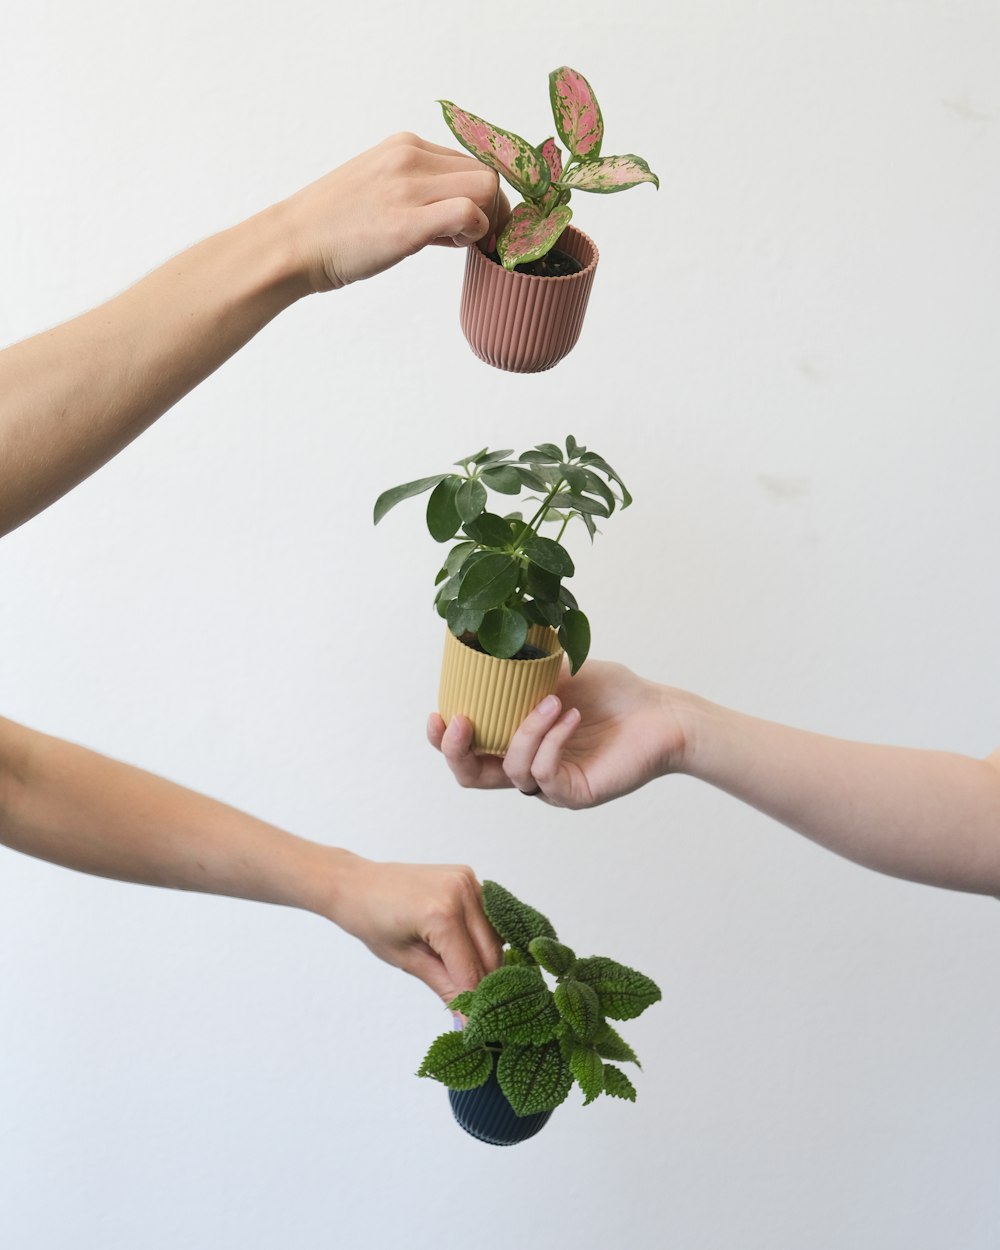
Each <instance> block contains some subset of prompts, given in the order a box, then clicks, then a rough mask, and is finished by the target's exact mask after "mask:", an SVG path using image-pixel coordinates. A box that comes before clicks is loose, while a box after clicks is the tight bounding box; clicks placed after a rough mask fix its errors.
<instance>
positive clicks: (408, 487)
mask: <svg viewBox="0 0 1000 1250" xmlns="http://www.w3.org/2000/svg"><path fill="white" fill-rule="evenodd" d="M513 456H514V452H513V450H511V449H504V450H502V451H490V450H489V448H487V447H484V448H483V449H482V451H478V452H476V453H475V455H472V456H466V457H464V458H463V459H461V460H456V461H455V465H456V466H457V467H458V468H459V469H460V470H461V472H460V473H455V472H449V473H438V474H435V475H434V476H433V477H423V478H419V479H418V480H417V481H414V482H406V483H404V484H403V485H402V486H395V487H393V488H392V489H391V490H387V491H383V493H382V494H381V495H379V497H378V499H377V500H376V502H375V524H376V525H377V524H378V522H379V521H380V520H381V519H382V517H384V516H385V514H386V513H387V512H388V511H389V510H390V508H393V507H395V505H396V504H397V503H399V502H401V501H402V500H403V499H408V498H410V497H411V496H413V495H419V494H422V493H423V492H424V491H428V490H429V491H430V492H431V494H430V498H429V499H428V501H427V528H428V530H429V531H430V533H431V536H432V537H433V538H434V539H436V540H437V541H438V542H439V543H445V542H450V541H451V540H452V539H454V538H456V537H459V532H460V531H461V535H460V537H459V541H458V542H457V543H456V545H455V546H454V547H452V549H451V550H450V551H449V552H448V555H447V557H446V559H445V562H444V564H443V565H442V567H441V569H440V571H439V573H438V575H437V579H436V581H435V585H436V586H437V587H438V590H437V594H436V595H435V599H434V603H435V606H436V608H437V610H438V612H439V613H440V615H441V616H442V617H444V618H445V620H446V621H447V622H448V628H449V629H450V630H451V632H452V633H453V634H454V635H455V636H456V637H457V638H463V639H466V640H467V639H469V638H470V637H472V636H474V637H475V639H476V640H477V641H478V644H479V646H480V647H481V648H482V649H483V650H484V651H486V652H487V653H488V654H489V655H493V656H496V657H497V658H498V659H509V658H511V657H513V656H517V655H518V652H520V651H521V649H522V648H523V647H524V644H525V639H526V638H527V636H528V629H529V627H530V626H532V625H548V626H551V627H552V628H553V629H555V630H556V631H557V632H558V636H559V643H560V645H561V646H562V648H563V650H564V651H565V652H566V655H567V657H568V658H569V662H570V669H571V672H573V673H576V672H577V670H578V669H579V668H580V665H581V664H582V663H583V662H584V660H585V659H586V658H587V653H588V651H589V650H590V623H589V621H588V620H587V617H586V616H585V614H584V613H583V612H582V611H581V610H580V606H579V604H578V603H577V601H576V599H575V598H574V596H573V594H572V593H571V592H570V591H569V590H568V589H567V588H566V586H565V585H564V584H563V580H564V579H565V578H567V577H572V576H573V573H574V571H575V570H574V565H573V561H572V559H571V557H570V554H569V552H568V551H567V550H566V548H565V547H564V546H563V545H562V542H561V541H560V540H561V539H562V536H563V534H564V533H565V531H566V527H567V526H568V525H569V523H570V522H571V521H572V520H574V519H579V520H580V521H582V522H583V524H584V525H585V526H586V528H587V531H588V532H589V534H590V537H591V540H593V537H594V534H595V533H596V532H597V523H596V520H595V518H597V517H609V516H610V515H611V513H612V512H613V511H614V510H615V507H616V506H618V505H619V504H620V506H621V507H622V508H627V507H628V505H629V504H630V503H631V502H632V496H631V495H630V494H629V492H628V490H627V489H626V487H625V484H624V482H623V481H622V479H621V478H620V477H619V476H618V474H617V473H616V472H615V471H614V469H613V468H612V467H611V466H610V465H609V464H608V462H607V461H606V460H605V459H604V458H603V457H602V456H599V455H598V454H597V453H596V452H593V451H588V450H587V448H586V447H582V446H581V445H580V444H579V443H577V441H576V439H575V438H574V437H573V436H572V435H569V437H568V438H567V439H566V447H565V451H564V450H563V449H562V448H560V447H557V446H556V444H555V443H539V444H538V445H537V446H536V447H533V448H531V450H530V451H525V452H522V453H521V455H520V456H518V457H517V458H516V459H512V457H513ZM605 479H607V480H605ZM613 487H617V488H618V491H619V492H620V494H616V492H615V490H614V489H613ZM488 490H492V491H496V492H498V493H499V494H501V495H508V496H515V495H516V496H520V495H521V494H522V493H523V492H525V491H527V492H528V494H527V496H526V500H525V502H527V503H530V505H531V507H532V512H531V515H530V516H529V518H528V519H527V520H526V519H525V514H524V512H523V511H513V512H508V513H507V514H506V515H504V516H500V515H498V514H497V513H495V512H490V511H488V510H487V507H486V505H487V502H488ZM546 523H554V524H556V525H558V526H559V530H558V534H557V535H556V537H555V538H548V537H545V536H543V535H542V534H541V533H540V532H539V531H540V530H541V527H542V526H543V525H544V524H546Z"/></svg>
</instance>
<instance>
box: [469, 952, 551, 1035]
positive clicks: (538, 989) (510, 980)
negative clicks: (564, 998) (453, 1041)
mask: <svg viewBox="0 0 1000 1250" xmlns="http://www.w3.org/2000/svg"><path fill="white" fill-rule="evenodd" d="M468 1015H469V1021H468V1024H466V1026H465V1032H464V1034H463V1036H464V1037H465V1040H466V1044H467V1045H469V1046H476V1045H481V1044H485V1043H487V1042H503V1043H505V1044H508V1043H513V1044H519V1045H529V1044H530V1045H532V1046H540V1045H541V1044H542V1043H543V1042H547V1041H550V1040H551V1039H552V1038H553V1037H555V1035H556V1030H557V1029H558V1027H559V1012H558V1011H557V1010H556V1005H555V1003H554V1002H553V999H552V991H551V990H550V989H549V987H548V986H547V985H546V984H545V982H544V981H543V980H542V977H541V975H540V974H539V972H538V970H537V968H497V969H496V970H495V971H494V972H491V973H489V974H488V975H487V976H485V977H484V978H483V979H482V981H480V982H479V985H478V986H477V987H476V1001H475V1002H474V1003H473V1004H472V1007H471V1009H470V1011H469V1013H468Z"/></svg>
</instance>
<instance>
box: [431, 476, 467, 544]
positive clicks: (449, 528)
mask: <svg viewBox="0 0 1000 1250" xmlns="http://www.w3.org/2000/svg"><path fill="white" fill-rule="evenodd" d="M462 483H463V479H462V478H460V477H457V476H453V475H449V476H448V477H446V478H444V480H443V481H440V482H438V484H437V486H435V487H434V489H433V490H432V491H431V497H430V499H428V500H427V528H428V530H430V535H431V537H432V538H433V539H434V541H435V542H439V543H446V542H449V541H450V540H451V539H452V538H454V537H455V534H456V532H457V530H458V527H459V525H461V523H462V519H461V517H460V516H459V514H458V506H457V504H456V497H457V495H458V492H459V490H461V488H462Z"/></svg>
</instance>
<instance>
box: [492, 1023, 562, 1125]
mask: <svg viewBox="0 0 1000 1250" xmlns="http://www.w3.org/2000/svg"><path fill="white" fill-rule="evenodd" d="M497 1080H498V1081H499V1082H500V1088H501V1089H502V1090H503V1092H504V1094H505V1095H506V1098H507V1101H508V1102H509V1103H510V1105H511V1106H512V1107H513V1108H514V1112H515V1114H516V1115H534V1114H535V1113H536V1112H540V1111H551V1110H552V1108H553V1107H558V1106H559V1104H560V1103H561V1102H564V1101H565V1099H566V1095H567V1094H568V1093H569V1091H570V1089H571V1088H572V1085H573V1073H572V1072H571V1071H570V1067H569V1064H568V1063H567V1062H566V1060H565V1059H564V1058H563V1054H562V1049H561V1047H560V1046H559V1043H558V1042H554V1041H553V1042H547V1043H546V1044H545V1045H544V1046H505V1047H504V1049H503V1051H502V1052H501V1055H500V1059H499V1062H498V1063H497Z"/></svg>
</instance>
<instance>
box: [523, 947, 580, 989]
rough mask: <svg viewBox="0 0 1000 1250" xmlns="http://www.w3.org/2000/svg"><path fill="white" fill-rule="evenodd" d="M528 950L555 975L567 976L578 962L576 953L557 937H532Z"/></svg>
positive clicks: (547, 970) (537, 961)
mask: <svg viewBox="0 0 1000 1250" xmlns="http://www.w3.org/2000/svg"><path fill="white" fill-rule="evenodd" d="M528 951H529V953H530V954H531V956H532V958H533V959H534V960H535V961H536V963H539V964H541V965H542V967H543V968H544V969H545V971H546V972H551V973H552V975H553V976H554V977H563V976H565V975H566V973H567V972H569V970H570V968H572V967H573V965H574V964H575V963H576V955H575V954H574V953H573V952H572V951H571V950H570V948H569V947H568V946H564V945H563V943H562V942H557V941H556V939H555V938H550V937H537V938H532V940H531V941H530V942H529V943H528ZM557 992H558V991H557Z"/></svg>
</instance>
